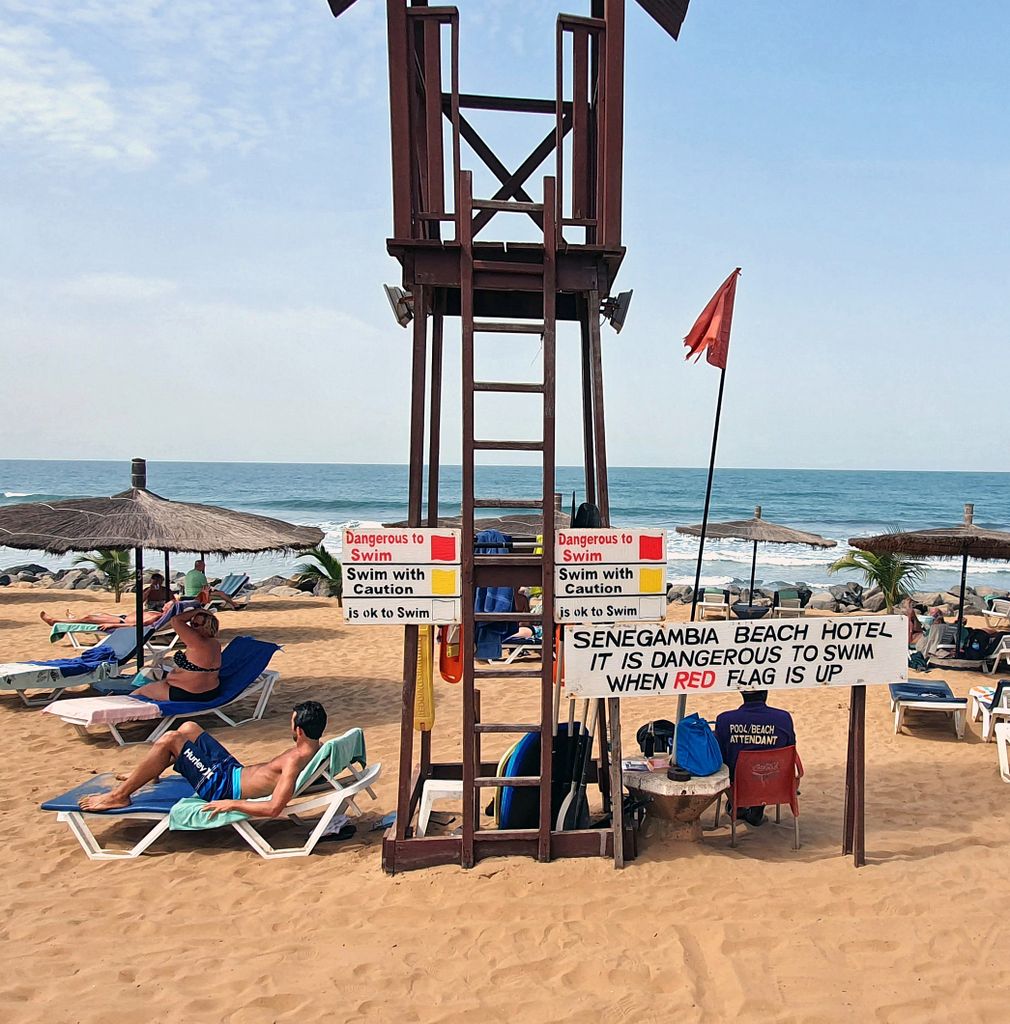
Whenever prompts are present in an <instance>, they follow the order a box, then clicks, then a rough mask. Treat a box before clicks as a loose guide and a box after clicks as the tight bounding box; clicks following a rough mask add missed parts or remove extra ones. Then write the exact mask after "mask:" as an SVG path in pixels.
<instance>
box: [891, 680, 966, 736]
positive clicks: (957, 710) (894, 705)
mask: <svg viewBox="0 0 1010 1024" xmlns="http://www.w3.org/2000/svg"><path fill="white" fill-rule="evenodd" d="M888 689H889V690H890V691H891V710H892V711H893V712H894V731H895V733H899V732H901V727H902V726H903V725H904V723H905V712H906V711H940V712H943V713H944V714H948V715H951V716H952V718H953V724H954V731H955V732H956V733H957V738H958V739H963V738H964V724H965V719H966V718H967V717H968V698H967V697H955V696H954V691H953V690H951V688H950V687H949V686H948V685H947V684H946V683H945V682H943V681H942V680H936V681H935V682H928V683H927V682H925V681H923V680H921V679H909V680H908V682H907V683H891V685H890V686H889V687H888Z"/></svg>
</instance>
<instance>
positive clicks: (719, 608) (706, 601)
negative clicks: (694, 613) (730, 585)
mask: <svg viewBox="0 0 1010 1024" xmlns="http://www.w3.org/2000/svg"><path fill="white" fill-rule="evenodd" d="M698 614H699V615H700V616H701V617H702V618H703V619H708V618H716V619H728V618H729V594H728V593H727V592H726V591H725V590H711V589H706V590H705V591H703V593H702V595H701V600H700V601H699V602H698Z"/></svg>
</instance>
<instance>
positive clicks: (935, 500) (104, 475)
mask: <svg viewBox="0 0 1010 1024" xmlns="http://www.w3.org/2000/svg"><path fill="white" fill-rule="evenodd" d="M705 477H706V471H705V470H704V469H646V468H620V467H618V468H611V471H610V505H611V520H612V522H613V523H614V525H616V526H648V527H657V526H661V527H665V528H666V529H667V530H668V531H669V533H668V541H667V576H668V578H669V580H670V581H671V582H675V583H690V582H693V580H694V566H695V561H696V559H697V552H698V542H697V540H696V539H695V538H691V537H685V536H682V535H680V534H677V533H675V532H674V527H675V526H677V525H684V524H691V523H698V522H700V521H701V516H702V509H703V504H704V498H705ZM148 484H149V486H150V487H151V489H152V490H153V491H155V492H157V493H159V494H162V495H164V496H165V497H169V498H175V499H178V500H180V501H198V502H202V503H206V504H211V505H223V506H225V507H228V508H234V509H240V510H243V511H249V512H258V513H261V514H264V515H269V516H274V517H277V518H280V519H286V520H288V521H290V522H295V523H310V524H313V525H316V526H319V527H320V528H322V529H323V530H324V531H325V533H326V541H325V543H326V545H327V546H328V547H329V548H330V549H331V550H335V551H339V550H340V531H341V529H342V528H343V527H344V526H346V525H350V524H378V523H382V522H390V521H394V520H397V519H402V518H405V516H406V501H407V467H406V466H389V465H382V466H374V465H372V466H370V465H300V464H287V463H284V464H282V463H197V462H160V463H153V462H152V463H149V464H148ZM128 486H129V464H128V463H125V462H124V463H120V462H87V461H74V462H55V461H54V462H48V461H29V460H14V461H3V460H0V504H12V503H16V502H28V501H58V500H60V499H61V498H68V497H80V496H86V495H108V494H114V493H116V492H118V491H122V490H125V489H126V488H127V487H128ZM581 488H582V471H581V469H579V468H575V467H562V468H560V469H559V470H558V473H557V490H559V491H561V492H562V493H563V494H564V495H565V499H564V505H565V508H568V506H569V504H570V502H571V494H572V491H573V490H575V491H576V492H577V500H580V501H581V500H582V495H581ZM477 489H478V493H480V494H493V495H502V496H511V495H514V496H518V497H525V496H529V495H532V494H536V493H538V491H539V489H540V480H539V470H537V469H534V468H532V467H523V466H482V467H480V468H479V469H478V475H477ZM441 490H442V497H441V512H442V513H443V514H447V515H451V514H457V513H458V512H459V500H460V469H459V467H458V466H456V467H444V468H443V471H442V481H441ZM966 501H970V502H974V504H975V522H976V523H978V524H980V525H984V526H989V527H993V528H996V529H1004V530H1008V529H1010V474H1007V473H921V472H915V473H903V472H881V471H872V472H870V471H866V472H863V471H840V470H778V469H719V470H717V471H716V476H715V485H714V489H713V496H712V502H713V503H712V520H713V521H719V520H724V519H746V518H749V517H750V516H751V515H753V512H754V506H755V505H757V504H760V505H761V506H762V507H763V514H764V517H765V518H766V519H770V520H773V521H775V522H777V523H781V524H783V525H787V526H792V527H795V528H796V529H800V530H809V531H812V532H814V533H819V534H821V535H823V536H825V537H828V538H830V539H832V540H836V541H838V547H837V548H831V549H825V550H820V549H813V548H806V547H797V546H793V545H778V544H761V545H759V546H758V568H757V578H758V579H759V580H763V581H764V582H766V583H769V582H772V581H776V580H782V581H786V582H790V583H792V582H805V583H808V584H810V585H812V586H815V587H816V586H824V585H827V584H829V583H834V582H842V581H843V580H844V579H849V578H855V577H852V576H849V575H848V574H845V575H842V576H835V577H832V576H829V574H828V571H827V568H828V566H829V565H830V563H831V562H832V561H833V560H834V559H835V558H837V557H839V556H840V555H841V554H843V553H844V552H845V550H846V548H847V544H846V541H847V538H849V537H854V536H858V535H861V534H870V533H881V532H883V531H885V530H887V529H889V528H892V527H898V528H901V529H922V528H925V527H933V526H952V525H955V524H957V523H959V522H960V521H961V518H962V511H963V505H964V502H966ZM72 558H73V556H71V555H68V556H65V557H63V558H58V557H55V556H52V555H44V554H42V553H41V552H21V551H13V550H11V549H9V548H3V547H0V569H2V568H3V567H5V566H8V565H12V564H16V563H20V562H27V561H37V562H41V563H42V564H43V565H49V566H53V567H59V566H64V565H69V564H70V562H71V561H72ZM750 559H751V546H750V544H747V543H745V542H742V541H711V540H710V541H707V542H706V545H705V561H704V566H703V576H702V579H703V582H705V583H706V584H710V585H721V584H726V583H729V582H731V581H733V580H740V579H744V580H745V579H747V578H748V577H749V574H750ZM175 561H176V563H177V566H178V568H186V567H187V563H188V561H189V559H187V558H186V557H185V556H179V557H178V558H177V559H175ZM296 561H297V558H296V556H292V555H285V554H277V553H271V554H263V555H257V556H249V555H241V556H235V557H233V558H229V559H227V560H226V561H221V560H211V562H210V570H211V571H212V572H215V573H224V572H231V571H236V570H243V571H248V572H249V573H250V574H251V575H252V576H253V578H254V579H255V578H260V577H264V576H268V575H271V574H273V573H275V572H276V573H281V574H287V573H289V572H290V571H291V569H292V567H293V566H294V564H295V562H296ZM928 566H929V574H928V576H927V579H926V581H925V586H926V587H927V588H928V589H933V588H935V589H945V588H947V587H949V586H951V585H952V584H953V583H955V582H956V581H957V579H958V574H959V568H960V567H959V565H955V564H954V563H952V562H949V561H946V562H945V561H942V560H935V561H930V562H929V563H928ZM969 571H970V578H969V582H973V583H976V584H983V583H984V584H988V585H990V586H996V587H1005V588H1008V589H1010V563H1006V562H979V563H969Z"/></svg>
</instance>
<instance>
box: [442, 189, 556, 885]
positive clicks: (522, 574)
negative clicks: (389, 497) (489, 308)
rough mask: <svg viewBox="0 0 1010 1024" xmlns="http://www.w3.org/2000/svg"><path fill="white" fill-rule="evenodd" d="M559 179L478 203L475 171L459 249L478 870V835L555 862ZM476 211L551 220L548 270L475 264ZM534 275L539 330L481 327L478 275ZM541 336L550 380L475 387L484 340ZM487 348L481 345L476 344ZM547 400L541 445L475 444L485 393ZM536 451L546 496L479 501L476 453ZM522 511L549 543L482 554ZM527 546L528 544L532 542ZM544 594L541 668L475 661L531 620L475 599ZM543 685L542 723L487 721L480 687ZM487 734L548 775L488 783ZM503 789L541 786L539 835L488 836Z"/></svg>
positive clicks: (468, 690)
mask: <svg viewBox="0 0 1010 1024" xmlns="http://www.w3.org/2000/svg"><path fill="white" fill-rule="evenodd" d="M555 197H556V191H555V179H554V178H552V177H547V178H545V179H544V201H543V202H542V203H529V202H513V201H502V200H474V199H473V178H472V174H471V172H469V171H464V172H462V174H461V176H460V197H459V208H460V212H459V225H460V230H459V243H460V318H461V321H462V352H463V359H462V389H463V472H462V490H463V494H462V498H463V501H462V505H463V508H462V511H463V523H462V555H463V558H462V594H463V616H462V617H463V637H464V643H465V645H466V648H465V651H466V653H465V656H464V659H463V833H462V853H461V863H462V865H463V867H472V866H473V864H474V863H475V856H474V846H475V835H479V840H478V841H479V842H480V843H481V845H483V844H484V843H499V842H500V843H501V844H502V846H501V849H502V852H505V849H506V846H507V844H508V842H509V840H516V839H524V840H532V839H533V838H536V840H537V846H536V849H537V859H538V860H541V861H546V860H550V858H551V829H552V827H553V824H554V823H553V822H552V821H551V738H552V732H553V729H552V725H553V685H554V679H553V677H554V607H553V606H554V533H555V515H554V476H555V406H556V396H555V381H556V322H555V319H556V318H555V301H556V294H557V262H556V256H557V234H556V220H555V218H556V198H555ZM474 211H493V212H496V213H497V212H502V213H521V214H524V215H525V214H528V213H531V212H532V213H536V214H539V215H541V216H542V219H543V233H544V244H543V261H542V262H541V263H525V262H523V263H512V262H507V263H506V262H499V261H494V260H480V259H478V260H475V259H474V250H473V223H474ZM492 270H497V271H499V272H508V273H509V274H517V273H518V274H526V275H529V278H530V291H533V290H536V291H541V292H542V294H543V317H542V319H541V320H539V321H491V320H475V318H474V274H475V272H483V271H492ZM514 334H534V335H541V336H542V338H543V374H542V378H541V379H540V380H536V381H531V382H528V383H514V382H508V381H487V380H475V379H474V345H475V338H476V337H477V336H479V335H498V336H502V335H514ZM476 343H477V344H479V343H480V342H479V340H478V341H477V342H476ZM487 393H492V394H524V395H530V394H532V395H540V396H541V398H542V402H543V416H542V431H541V433H540V438H539V439H538V440H536V441H515V440H507V439H488V438H476V437H475V436H474V405H475V399H476V396H477V395H479V394H487ZM490 451H511V452H535V453H537V454H538V455H539V461H540V464H541V467H542V494H541V496H540V497H539V498H529V499H501V498H483V499H482V498H479V497H477V496H476V495H475V493H474V479H475V460H476V453H477V452H490ZM503 507H505V508H515V509H528V510H540V511H541V512H542V514H543V542H542V543H541V544H540V545H539V546H535V545H534V544H533V543H527V544H526V546H525V549H524V550H520V551H513V552H509V553H508V554H487V553H484V554H482V553H480V552H479V551H475V547H474V543H475V528H474V518H475V513H476V510H477V509H481V508H503ZM527 540H529V539H527ZM529 584H532V585H533V586H540V587H541V588H542V590H543V605H542V607H541V614H540V621H541V625H542V659H541V667H540V669H539V670H531V669H522V668H519V669H512V668H510V669H499V668H490V669H489V668H478V667H477V665H476V663H475V659H474V654H475V636H476V629H475V627H476V626H477V625H479V624H480V623H484V622H502V621H505V622H514V623H516V624H518V623H519V622H520V621H530V620H531V619H533V618H534V616H533V615H531V613H530V612H528V611H527V612H515V611H513V612H502V613H490V612H488V613H480V614H475V612H474V595H475V592H476V589H477V588H478V587H480V586H489V585H491V586H510V587H518V586H522V585H529ZM485 677H495V678H500V679H507V678H511V677H516V678H521V677H525V678H531V677H539V679H540V714H539V721H537V722H495V723H485V722H481V720H480V692H479V691H478V690H477V689H476V686H475V682H476V680H477V679H480V678H485ZM488 733H539V734H540V739H541V742H540V771H539V774H537V775H531V776H526V777H519V778H515V777H513V778H504V777H502V776H499V775H495V774H493V773H492V774H485V773H484V771H483V770H482V768H481V764H482V762H481V742H480V741H481V736H483V735H486V734H488ZM504 786H519V787H538V788H539V795H540V824H539V827H538V829H537V830H536V831H535V832H534V831H533V830H530V829H524V830H518V829H516V830H509V829H506V830H496V831H494V832H490V831H484V832H481V830H480V812H481V803H482V800H481V791H482V790H485V789H496V788H502V787H504Z"/></svg>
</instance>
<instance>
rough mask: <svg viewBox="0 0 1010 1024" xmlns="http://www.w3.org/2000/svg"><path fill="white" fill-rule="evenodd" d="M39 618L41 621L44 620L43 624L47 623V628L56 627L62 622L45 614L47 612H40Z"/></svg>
mask: <svg viewBox="0 0 1010 1024" xmlns="http://www.w3.org/2000/svg"><path fill="white" fill-rule="evenodd" d="M39 618H40V619H41V620H42V621H43V622H44V623H45V624H46V625H47V626H55V625H56V623H57V622H59V621H60V620H59V619H54V618H53V617H52V616H51V615H46V613H45V612H39Z"/></svg>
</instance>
